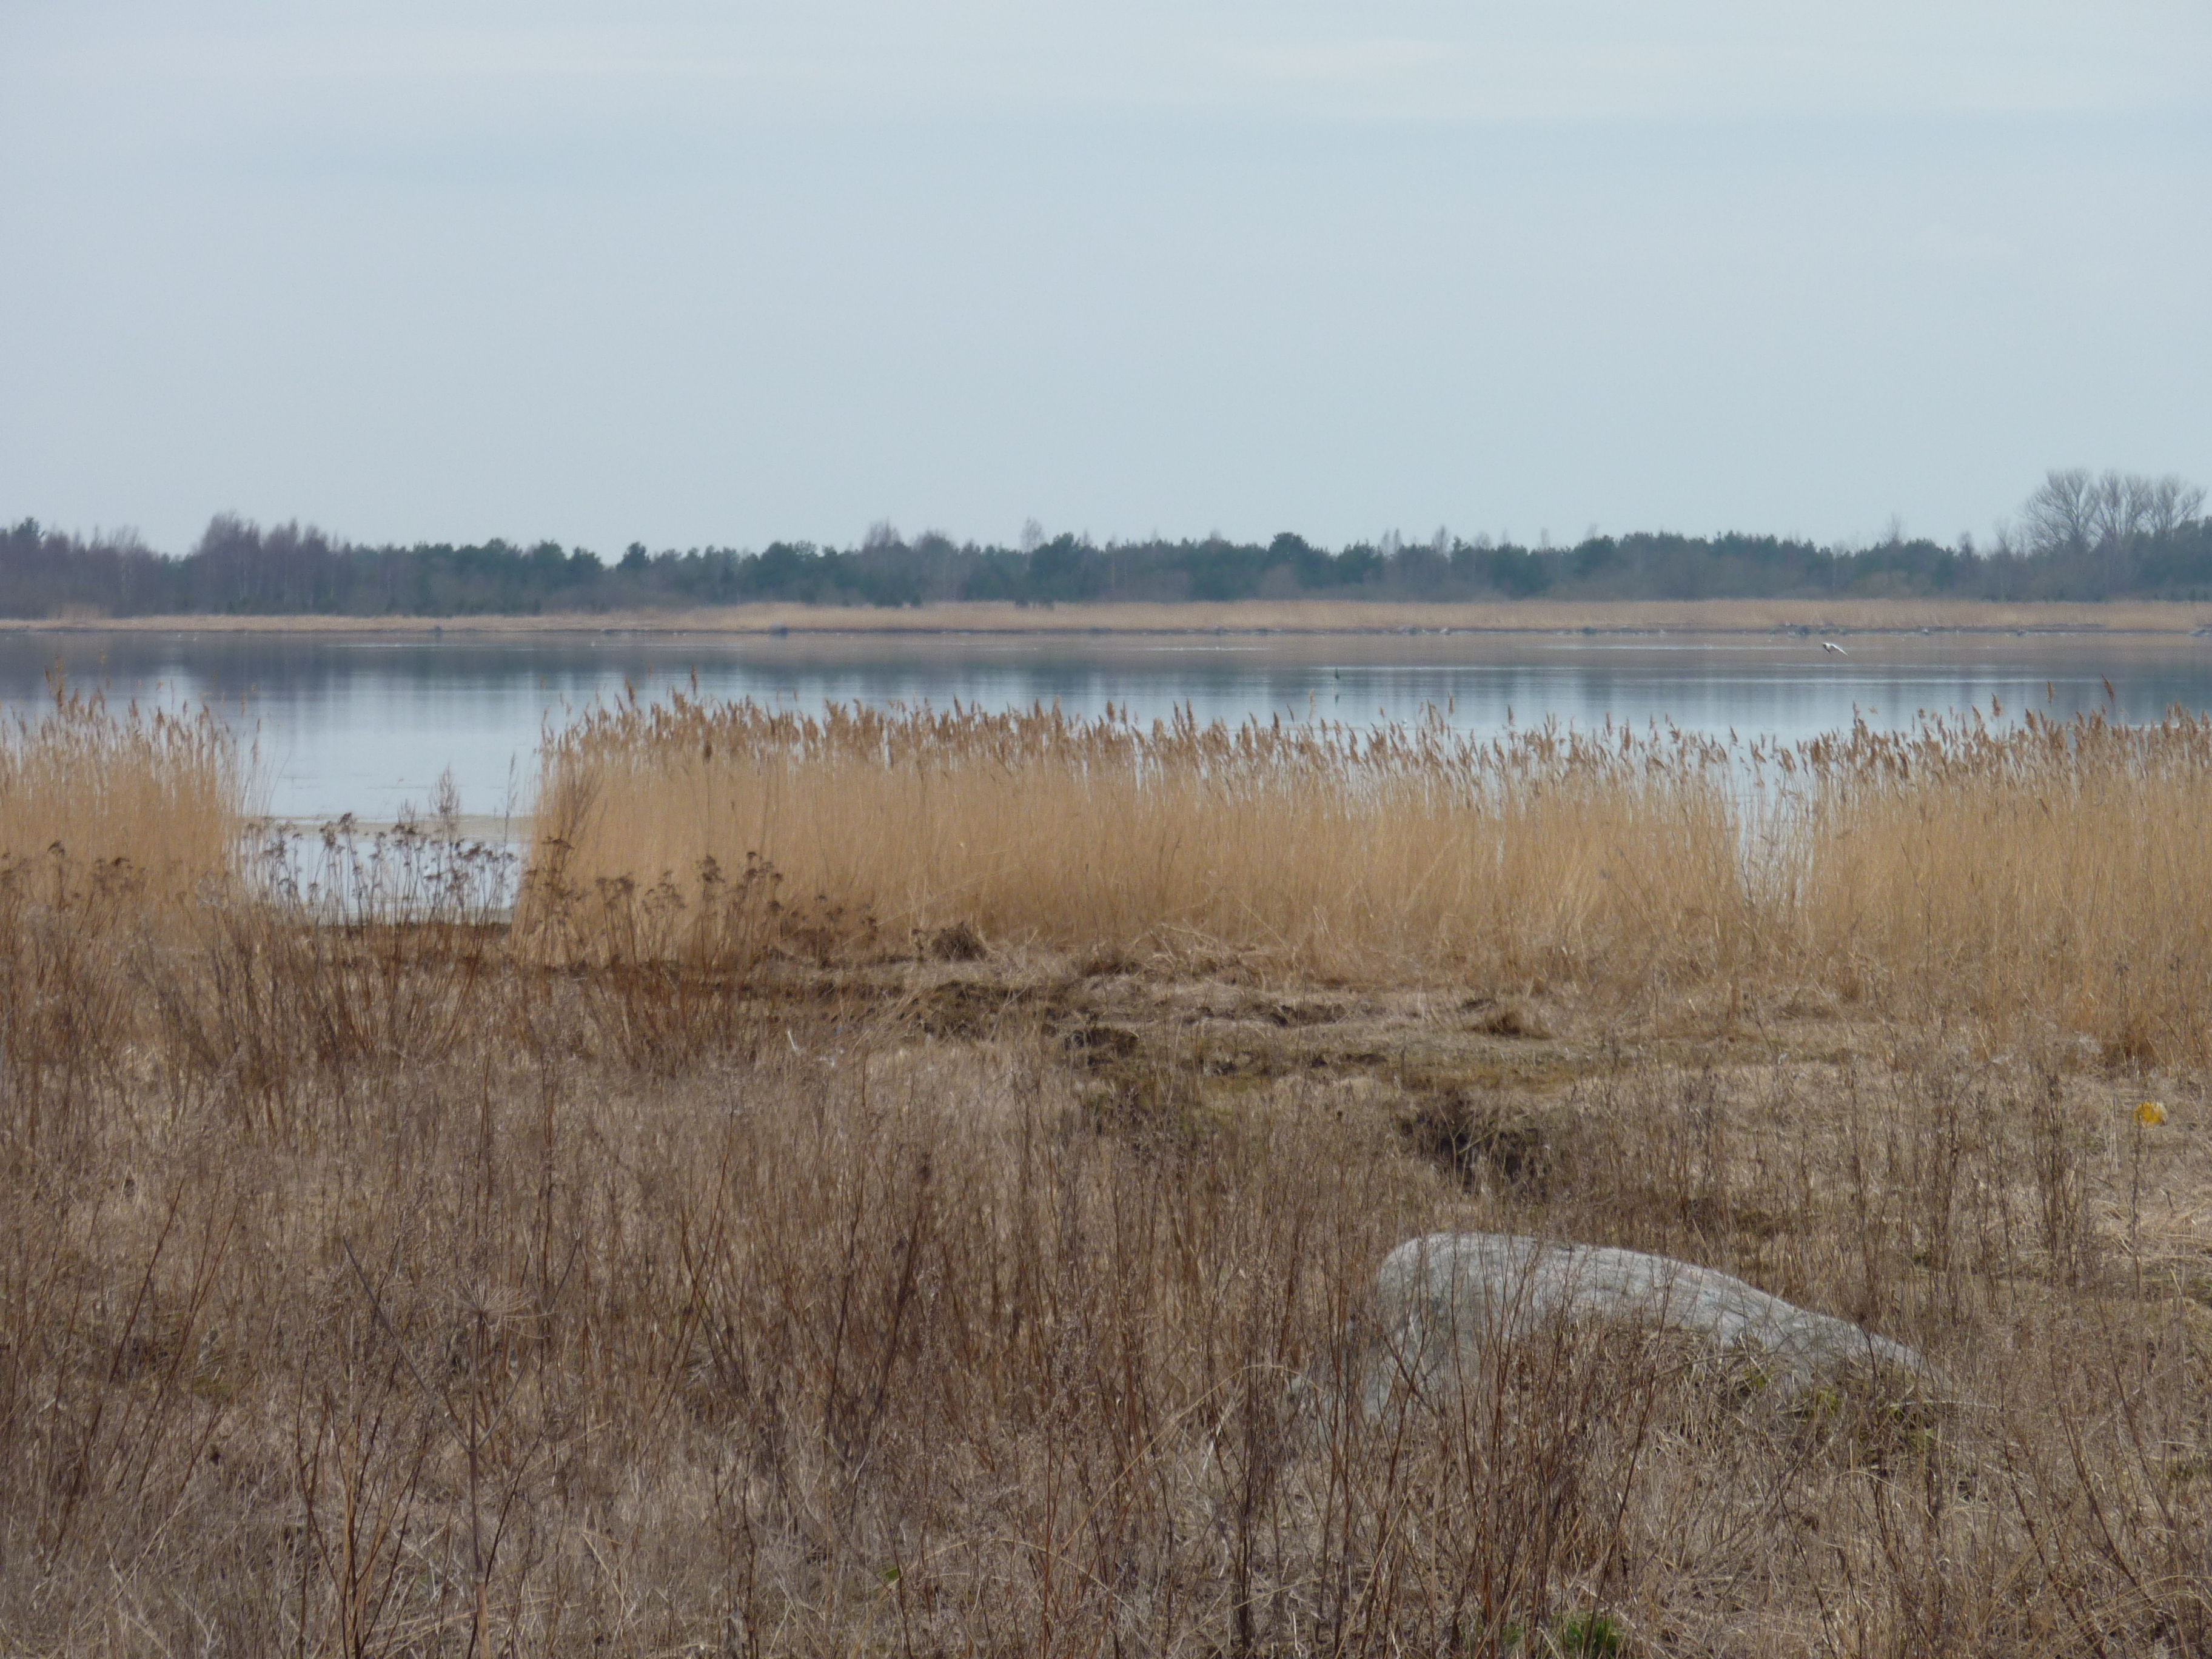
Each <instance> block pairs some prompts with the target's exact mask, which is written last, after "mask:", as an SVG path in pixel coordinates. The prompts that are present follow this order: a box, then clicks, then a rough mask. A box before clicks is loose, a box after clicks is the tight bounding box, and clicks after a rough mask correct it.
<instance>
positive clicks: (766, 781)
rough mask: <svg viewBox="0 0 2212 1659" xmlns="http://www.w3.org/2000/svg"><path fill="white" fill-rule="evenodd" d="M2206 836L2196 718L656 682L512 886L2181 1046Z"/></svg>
mask: <svg viewBox="0 0 2212 1659" xmlns="http://www.w3.org/2000/svg"><path fill="white" fill-rule="evenodd" d="M2208 831H2212V719H2208V718H2205V717H2200V716H2190V715H2185V714H2180V713H2179V712H2177V713H2176V714H2173V715H2172V716H2170V717H2169V718H2168V719H2166V720H2164V721H2162V722H2160V723H2159V724H2157V725H2154V726H2143V727H2129V726H2121V725H2118V724H2116V723H2114V722H2112V721H2111V720H2107V719H2106V718H2104V717H2102V716H2099V715H2089V716H2085V717H2082V718H2081V719H2078V720H2074V721H2072V722H2069V723H2067V724H2063V725H2060V724H2055V723H2053V722H2051V721H2050V720H2045V719H2043V718H2041V717H2039V716H2036V715H2033V714H2031V715H2030V716H2029V717H2028V718H2027V720H2025V721H2023V722H2021V724H2019V725H2017V726H2003V727H2000V726H1993V725H1991V724H1990V723H1989V722H1988V721H1985V720H1981V719H1979V718H1975V719H1971V720H1965V721H1954V722H1949V723H1944V722H1937V723H1934V724H1923V726H1921V727H1919V728H1918V729H1917V730H1916V731H1914V732H1909V733H1905V734H1901V735H1899V734H1887V733H1882V732H1875V731H1873V730H1872V729H1870V728H1869V727H1867V726H1863V725H1861V726H1858V727H1857V728H1856V729H1855V730H1853V731H1851V732H1846V733H1842V734H1838V735H1836V736H1833V737H1829V738H1820V739H1816V740H1814V741H1811V742H1808V743H1806V744H1799V745H1796V746H1794V747H1786V748H1781V749H1777V748H1772V747H1769V746H1764V745H1760V744H1735V745H1723V744H1716V743H1712V742H1708V741H1704V740H1700V739H1697V738H1690V737H1686V736H1685V735H1683V734H1680V733H1678V732H1647V733H1643V734H1638V733H1635V732H1625V731H1609V732H1596V733H1573V732H1556V731H1552V730H1541V731H1534V732H1522V733H1520V734H1518V735H1516V736H1513V737H1510V738H1500V739H1494V740H1487V741H1485V740H1479V739H1475V738H1469V737H1467V736H1465V735H1463V734H1460V733H1455V732H1451V731H1449V730H1448V729H1447V728H1446V727H1445V726H1443V725H1442V724H1441V723H1440V722H1438V721H1436V720H1433V719H1432V720H1430V721H1428V722H1426V723H1424V724H1422V725H1419V726H1413V727H1389V728H1384V729H1381V730H1377V731H1372V732H1363V731H1358V730H1355V729H1352V728H1348V727H1343V726H1329V725H1315V726H1304V725H1297V726H1284V725H1282V724H1280V723H1279V722H1276V723H1270V724H1268V725H1266V726H1261V725H1257V724H1253V725H1248V726H1243V727H1242V728H1238V729H1233V730H1232V729H1231V728H1228V727H1226V726H1199V725H1198V724H1196V723H1195V722H1194V721H1192V720H1189V719H1188V718H1180V719H1177V720H1175V721H1173V722H1171V723H1168V724H1155V725H1153V726H1150V727H1144V726H1139V725H1137V724H1136V723H1134V722H1133V721H1130V720H1127V719H1126V718H1124V717H1121V716H1118V715H1112V714H1109V716H1108V717H1106V718H1104V719H1102V720H1071V719H1068V718H1066V717H1065V716H1063V715H1061V714H1059V713H1058V712H1056V711H1054V712H1047V711H1043V710H1032V711H1030V712H1028V713H1013V714H981V713H979V712H976V711H973V710H966V711H963V710H955V711H953V712H951V713H949V714H948V713H939V712H934V711H931V710H928V709H915V710H910V711H905V712H891V713H885V712H881V711H873V710H864V709H847V708H829V709H826V710H825V711H824V712H823V714H822V715H820V716H819V717H811V716H805V715H799V714H792V713H788V712H783V711H777V710H771V709H768V708H762V707H759V706H757V705H753V704H750V703H739V704H733V705H715V704H709V703H706V702H698V701H695V700H692V699H690V698H687V697H684V696H676V697H674V698H671V699H670V700H669V701H667V702H658V703H653V704H641V703H638V702H635V701H633V702H629V703H626V704H623V705H621V706H618V707H616V708H611V709H607V710H604V711H601V712H599V713H597V714H592V715H591V716H588V717H586V719H584V720H580V721H579V722H578V723H577V724H575V725H574V726H571V727H570V728H568V730H566V731H564V732H560V733H558V734H556V736H555V737H554V738H552V739H551V740H550V742H549V744H548V745H547V749H546V753H545V771H544V786H543V790H542V794H541V799H540V804H539V808H538V826H537V834H538V849H537V852H536V854H535V863H534V870H533V878H532V879H533V882H534V883H535V884H536V886H537V889H538V890H540V891H541V892H542V893H543V894H544V895H549V896H552V897H553V898H554V899H556V901H557V902H558V904H559V905H560V906H561V907H562V913H563V914H564V915H574V908H573V906H571V905H570V902H569V901H571V900H572V899H574V897H576V896H580V895H589V894H592V893H597V894H599V895H601V896H603V897H609V898H612V899H619V898H621V897H622V896H623V895H626V894H629V893H631V892H633V891H641V890H644V889H646V888H648V887H650V888H653V889H654V890H656V891H657V892H658V893H659V903H660V905H661V907H662V911H663V913H664V914H665V915H677V914H679V913H680V912H681V911H682V909H683V907H684V902H685V898H684V895H685V892H686V891H687V890H688V889H689V887H690V884H693V882H694V881H695V878H696V872H701V871H706V872H709V876H710V885H711V881H712V879H714V878H720V879H723V880H726V878H727V877H726V872H746V875H747V881H748V889H749V890H751V891H754V892H755V894H756V896H757V894H758V891H759V890H758V888H757V884H758V883H759V882H761V881H762V880H763V879H769V880H773V881H775V883H777V884H778V885H777V887H776V889H775V892H776V903H777V905H778V907H779V909H780V914H781V917H782V924H781V925H783V926H784V927H801V926H804V927H805V928H807V929H809V930H811V932H812V933H815V934H821V933H831V934H836V935H839V936H842V937H846V938H850V939H860V940H865V941H866V942H868V943H870V944H872V945H880V944H882V943H884V941H886V940H887V941H889V942H890V944H891V945H898V944H899V943H900V942H902V941H904V940H907V939H912V938H923V939H927V938H928V937H930V936H933V935H934V934H936V933H939V932H940V931H942V930H945V929H947V928H958V927H967V928H969V929H973V930H978V931H980V933H981V935H982V936H983V937H985V938H987V939H994V940H997V941H1000V942H1002V943H1042V944H1046V945H1053V946H1056V947H1060V948H1066V949H1073V950H1077V951H1082V950H1086V949H1104V950H1107V951H1121V952H1131V953H1139V954H1141V953H1144V952H1146V951H1169V952H1170V953H1174V952H1178V951H1180V952H1182V953H1184V954H1186V955H1188V954H1198V955H1204V954H1205V953H1207V952H1213V953H1223V952H1226V953H1231V954H1237V955H1242V956H1245V957H1249V958H1252V959H1255V960H1257V961H1259V962H1261V963H1270V964H1273V966H1274V967H1275V968H1277V969H1279V970H1282V971H1286V972H1292V973H1308V974H1311V973H1322V974H1332V975H1365V976H1370V977H1384V978H1387V977H1389V976H1392V975H1415V976H1426V977H1431V978H1433V977H1439V976H1441V977H1447V978H1449V977H1473V978H1475V979H1479V980H1482V981H1498V982H1515V981H1519V982H1523V983H1525V982H1528V981H1544V982H1547V983H1548V984H1551V985H1553V986H1573V987H1582V988H1583V989H1584V990H1587V991H1589V992H1591V993H1594V994H1598V995H1600V996H1601V997H1605V998H1609V999H1613V1000H1620V999H1622V998H1631V999H1633V998H1638V997H1647V998H1661V997H1675V998H1680V997H1683V996H1689V997H1701V998H1704V999H1706V1000H1709V1001H1710V1000H1712V999H1715V998H1719V999H1723V1000H1725V1001H1726V1002H1727V1003H1728V1004H1729V1006H1732V1007H1734V1006H1742V1005H1743V1004H1744V1003H1745V1002H1746V1000H1749V1001H1750V1002H1752V1003H1754V1004H1757V1003H1762V1002H1772V1001H1774V1000H1777V999H1781V1000H1788V999H1790V998H1793V997H1797V996H1800V995H1802V994H1813V995H1816V996H1819V995H1831V994H1833V995H1840V996H1842V997H1843V998H1844V999H1845V1000H1850V1001H1855V1002H1858V1003H1862V1004H1863V1005H1865V1006H1870V1007H1873V1008H1876V1009H1880V1010H1883V1011H1888V1012H1905V1013H1911V1012H1914V1011H1916V1010H1918V1011H1937V1012H1952V1013H1959V1014H1965V1015H1970V1016H1972V1017H1973V1018H1978V1019H1980V1020H1983V1021H1985V1022H1988V1023H1989V1026H1990V1030H1991V1031H1992V1032H1993V1033H1995V1034H1996V1037H1997V1039H1998V1040H1999V1041H2001V1042H2002V1041H2009V1040H2011V1038H2012V1037H2013V1036H2015V1035H2018V1034H2019V1033H2020V1032H2021V1031H2022V1030H2027V1029H2029V1028H2032V1027H2033V1026H2035V1025H2036V1024H2038V1023H2039V1022H2052V1021H2055V1022H2057V1024H2060V1025H2061V1026H2063V1027H2064V1028H2066V1029H2069V1030H2075V1031H2079V1032H2083V1033H2087V1034H2088V1035H2090V1036H2093V1037H2094V1038H2095V1039H2097V1040H2098V1041H2099V1042H2101V1043H2103V1044H2104V1045H2106V1048H2107V1049H2108V1050H2109V1051H2110V1052H2112V1054H2118V1055H2124V1056H2128V1057H2131V1058H2134V1059H2136V1060H2150V1059H2155V1058H2157V1057H2159V1056H2162V1055H2163V1056H2172V1055H2177V1054H2179V1055H2189V1056H2194V1057H2203V1055H2205V1054H2207V1053H2208V1052H2212V1027H2208V1024H2207V1019H2208V1007H2207V1003H2208V987H2212V860H2208V859H2206V858H2205V857H2204V856H2203V846H2204V844H2205V842H2206V838H2207V834H2208ZM710 910H711V907H709V906H702V910H701V913H702V915H703V914H707V913H708V912H709V911H710ZM529 914H530V910H529V907H528V906H527V905H526V908H525V915H526V917H527V916H528V915H529ZM625 914H627V912H625Z"/></svg>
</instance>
